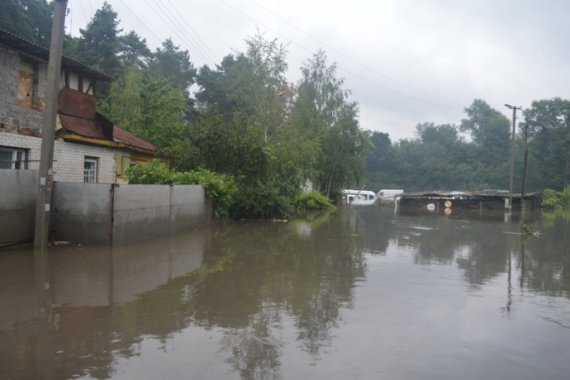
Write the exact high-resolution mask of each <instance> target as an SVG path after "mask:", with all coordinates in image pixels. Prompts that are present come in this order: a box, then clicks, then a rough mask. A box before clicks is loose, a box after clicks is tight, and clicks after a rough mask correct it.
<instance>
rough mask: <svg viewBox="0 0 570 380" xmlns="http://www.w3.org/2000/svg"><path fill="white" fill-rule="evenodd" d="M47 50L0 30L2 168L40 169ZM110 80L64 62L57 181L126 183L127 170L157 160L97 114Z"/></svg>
mask: <svg viewBox="0 0 570 380" xmlns="http://www.w3.org/2000/svg"><path fill="white" fill-rule="evenodd" d="M48 58H49V51H48V49H46V48H43V47H41V46H38V45H36V44H33V43H31V42H29V41H26V40H24V39H22V38H20V37H18V36H16V35H14V34H12V33H9V32H6V31H4V30H1V29H0V169H37V168H38V167H39V158H40V147H41V129H42V123H43V110H44V107H45V105H44V99H45V95H46V87H47V64H48ZM110 79H111V78H109V77H108V76H106V75H105V74H103V73H100V72H97V71H95V70H93V69H91V68H89V67H87V66H85V65H83V64H81V63H79V62H77V61H74V60H72V59H70V58H67V57H63V59H62V70H61V81H60V88H61V89H60V93H59V99H58V116H57V121H56V141H55V146H54V166H53V167H54V172H55V174H54V179H55V180H56V181H70V182H100V183H115V182H119V183H124V182H125V181H126V180H125V178H124V176H123V175H124V170H125V169H126V168H128V167H129V166H130V165H132V164H134V163H137V162H144V161H147V160H149V159H151V158H153V157H155V156H156V153H157V149H156V147H155V146H154V145H153V144H151V143H150V142H148V141H146V140H144V139H142V138H140V137H137V136H135V135H133V134H131V133H129V132H127V131H125V130H124V129H122V128H119V127H118V126H116V125H113V123H112V122H111V121H109V120H108V119H106V118H105V117H104V116H102V115H101V114H99V113H97V111H96V88H97V87H96V85H97V82H98V81H108V80H110Z"/></svg>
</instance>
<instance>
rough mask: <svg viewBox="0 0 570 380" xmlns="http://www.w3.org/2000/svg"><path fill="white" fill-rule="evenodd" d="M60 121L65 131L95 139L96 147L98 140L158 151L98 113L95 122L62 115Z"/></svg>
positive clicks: (137, 148)
mask: <svg viewBox="0 0 570 380" xmlns="http://www.w3.org/2000/svg"><path fill="white" fill-rule="evenodd" d="M59 120H60V121H61V127H62V129H63V131H65V132H68V133H71V134H75V135H78V136H82V137H87V138H91V139H95V140H94V141H92V143H93V144H95V145H96V144H97V140H100V141H101V142H102V143H105V142H106V143H108V142H115V143H118V144H122V145H124V146H127V147H129V148H133V149H136V150H144V151H147V152H150V153H156V151H157V148H156V146H155V145H154V144H152V143H150V142H149V141H147V140H145V139H143V138H141V137H137V136H135V135H133V134H132V133H130V132H127V131H126V130H124V129H123V128H120V127H117V126H116V125H113V124H112V123H111V122H110V121H109V120H108V119H106V118H105V117H104V116H103V115H101V114H99V113H97V117H96V119H95V120H90V119H84V118H80V117H76V116H71V115H66V114H62V113H60V114H59Z"/></svg>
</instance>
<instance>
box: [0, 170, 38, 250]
mask: <svg viewBox="0 0 570 380" xmlns="http://www.w3.org/2000/svg"><path fill="white" fill-rule="evenodd" d="M37 191H38V172H37V171H35V170H11V169H0V246H2V245H4V244H11V243H17V242H20V241H26V240H32V239H33V236H34V217H35V213H36V194H37Z"/></svg>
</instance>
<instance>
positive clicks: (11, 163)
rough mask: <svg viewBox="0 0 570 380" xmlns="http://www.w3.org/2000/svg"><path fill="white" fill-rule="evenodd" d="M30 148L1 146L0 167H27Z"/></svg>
mask: <svg viewBox="0 0 570 380" xmlns="http://www.w3.org/2000/svg"><path fill="white" fill-rule="evenodd" d="M27 168H28V150H27V149H19V148H8V147H2V146H0V169H27Z"/></svg>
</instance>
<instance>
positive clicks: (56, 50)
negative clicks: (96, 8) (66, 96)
mask: <svg viewBox="0 0 570 380" xmlns="http://www.w3.org/2000/svg"><path fill="white" fill-rule="evenodd" d="M66 9H67V0H55V1H54V12H53V21H52V28H51V42H50V49H49V62H48V73H47V89H46V107H45V109H44V115H43V116H44V117H43V126H42V150H41V156H40V171H39V188H38V196H37V200H36V224H35V231H34V247H35V248H41V249H42V250H43V249H44V248H46V247H47V244H48V232H49V218H50V212H51V210H52V205H51V194H52V187H53V174H54V173H53V149H54V140H55V120H56V116H57V103H58V96H59V86H60V77H61V55H62V50H63V35H64V26H65V11H66Z"/></svg>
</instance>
